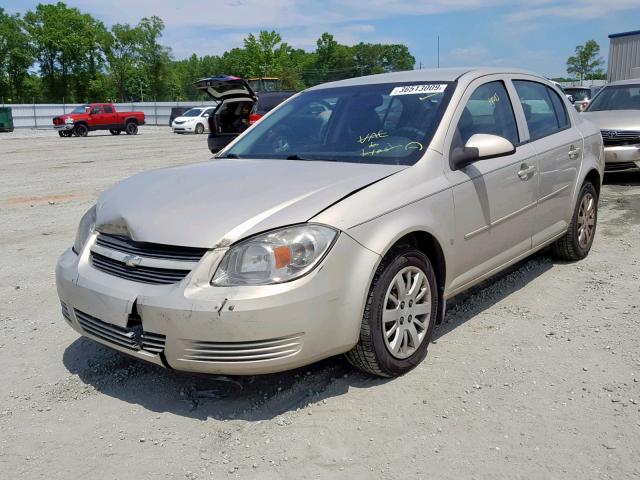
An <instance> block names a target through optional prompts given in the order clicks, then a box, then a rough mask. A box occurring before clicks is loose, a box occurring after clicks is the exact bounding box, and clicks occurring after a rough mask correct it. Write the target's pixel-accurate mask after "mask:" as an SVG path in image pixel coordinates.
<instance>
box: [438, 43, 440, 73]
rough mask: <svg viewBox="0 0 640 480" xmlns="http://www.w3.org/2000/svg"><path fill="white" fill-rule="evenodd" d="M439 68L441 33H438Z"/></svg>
mask: <svg viewBox="0 0 640 480" xmlns="http://www.w3.org/2000/svg"><path fill="white" fill-rule="evenodd" d="M438 68H440V35H438Z"/></svg>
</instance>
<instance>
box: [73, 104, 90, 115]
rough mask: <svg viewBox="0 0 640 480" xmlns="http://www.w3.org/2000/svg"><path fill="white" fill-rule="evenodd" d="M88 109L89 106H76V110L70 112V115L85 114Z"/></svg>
mask: <svg viewBox="0 0 640 480" xmlns="http://www.w3.org/2000/svg"><path fill="white" fill-rule="evenodd" d="M88 109H89V105H78V106H77V107H76V108H74V109H73V110H71V113H87V110H88Z"/></svg>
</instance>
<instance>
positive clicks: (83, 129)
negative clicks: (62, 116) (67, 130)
mask: <svg viewBox="0 0 640 480" xmlns="http://www.w3.org/2000/svg"><path fill="white" fill-rule="evenodd" d="M73 134H74V135H75V136H76V137H86V136H87V135H88V134H89V129H88V128H87V126H86V125H85V124H84V123H79V124H78V125H76V126H75V127H74V129H73Z"/></svg>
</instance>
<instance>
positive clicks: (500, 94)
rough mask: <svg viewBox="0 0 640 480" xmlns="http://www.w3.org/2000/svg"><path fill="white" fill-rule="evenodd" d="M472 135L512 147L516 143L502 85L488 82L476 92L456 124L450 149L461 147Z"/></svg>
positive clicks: (512, 122)
mask: <svg viewBox="0 0 640 480" xmlns="http://www.w3.org/2000/svg"><path fill="white" fill-rule="evenodd" d="M476 133H486V134H490V135H498V136H500V137H503V138H506V139H507V140H509V141H510V142H511V143H513V144H514V145H517V144H518V143H519V141H520V139H519V137H518V126H517V124H516V118H515V115H514V113H513V107H512V106H511V100H510V99H509V95H508V93H507V89H506V88H505V86H504V83H502V82H500V81H496V82H489V83H485V84H484V85H481V86H479V87H478V88H476V90H475V91H474V92H473V94H472V95H471V97H470V98H469V101H468V102H467V105H466V106H465V108H464V111H463V112H462V116H461V117H460V120H459V122H458V126H457V130H456V135H455V139H454V145H453V146H454V147H461V146H464V145H465V144H466V143H467V141H468V140H469V139H470V138H471V137H472V136H473V135H475V134H476Z"/></svg>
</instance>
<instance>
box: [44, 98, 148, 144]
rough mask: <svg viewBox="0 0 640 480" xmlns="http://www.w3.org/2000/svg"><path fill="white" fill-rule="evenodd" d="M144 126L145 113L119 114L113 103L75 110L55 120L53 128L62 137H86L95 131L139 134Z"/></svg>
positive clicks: (89, 105)
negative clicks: (139, 129)
mask: <svg viewBox="0 0 640 480" xmlns="http://www.w3.org/2000/svg"><path fill="white" fill-rule="evenodd" d="M138 125H144V113H143V112H117V111H116V107H115V106H114V105H113V104H112V103H89V104H85V105H80V106H78V107H76V108H74V109H73V110H72V111H71V112H70V113H66V114H64V115H60V116H58V117H54V118H53V127H54V128H55V129H56V130H58V134H59V135H60V136H61V137H70V136H71V135H75V136H76V137H86V136H87V134H88V133H89V132H90V131H93V130H109V131H110V132H111V135H120V132H122V131H124V132H126V134H127V135H135V134H137V133H138Z"/></svg>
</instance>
